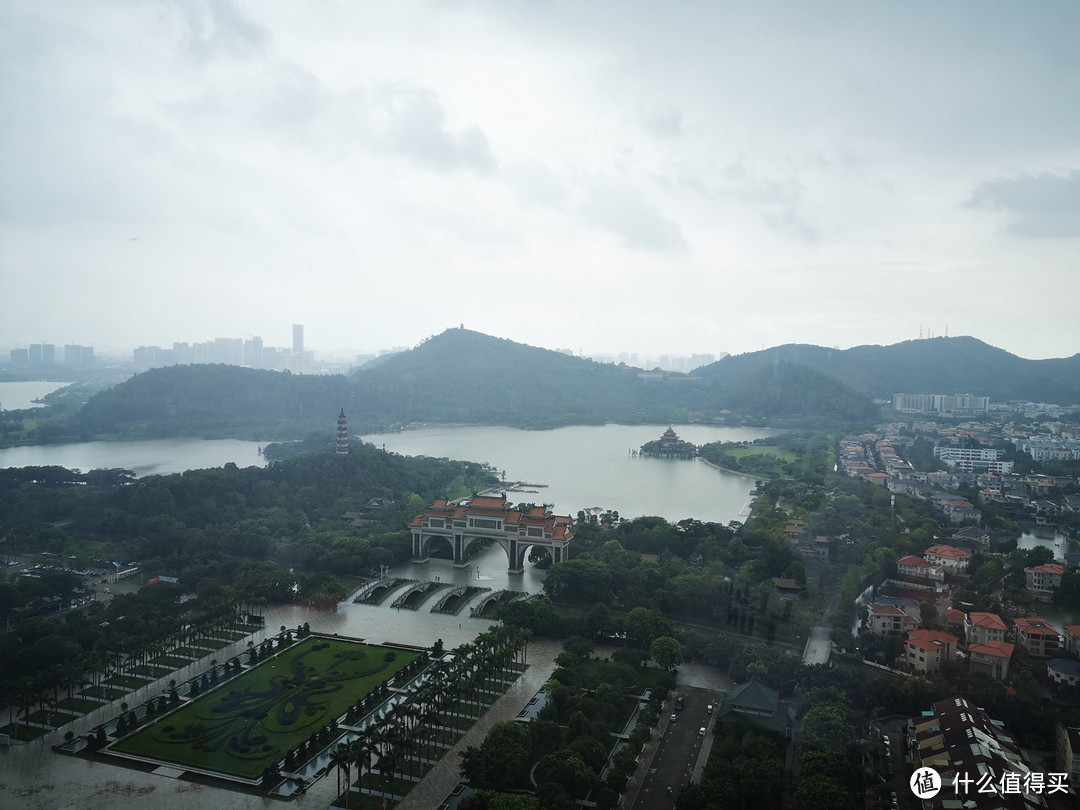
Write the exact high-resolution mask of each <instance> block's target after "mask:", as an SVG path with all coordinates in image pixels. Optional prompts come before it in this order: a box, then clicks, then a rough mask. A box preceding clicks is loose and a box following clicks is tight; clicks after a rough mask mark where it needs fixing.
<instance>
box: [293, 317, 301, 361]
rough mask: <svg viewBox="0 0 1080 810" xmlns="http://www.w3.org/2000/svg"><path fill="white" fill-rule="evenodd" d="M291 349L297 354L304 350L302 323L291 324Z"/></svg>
mask: <svg viewBox="0 0 1080 810" xmlns="http://www.w3.org/2000/svg"><path fill="white" fill-rule="evenodd" d="M292 350H293V351H294V352H296V353H297V354H299V353H300V352H302V351H303V350H304V325H303V324H302V323H294V324H293V327H292Z"/></svg>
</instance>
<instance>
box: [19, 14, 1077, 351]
mask: <svg viewBox="0 0 1080 810" xmlns="http://www.w3.org/2000/svg"><path fill="white" fill-rule="evenodd" d="M1078 23H1080V6H1077V5H1076V4H1075V3H1072V2H1053V1H1052V0H1051V2H1046V3H1040V4H1039V5H1038V8H1037V9H1033V8H1031V7H1030V6H1029V5H1025V6H1023V7H1020V6H1016V7H1011V6H1006V5H995V6H992V7H989V8H988V7H987V6H986V4H985V3H979V2H973V1H972V0H957V2H955V3H949V4H936V5H927V4H908V3H889V4H863V5H857V6H851V5H849V4H841V5H837V4H831V3H824V4H820V3H815V4H804V3H786V2H768V3H760V4H745V3H734V2H716V3H684V4H667V5H663V6H660V5H656V4H646V3H629V4H627V3H615V2H614V1H613V0H597V2H590V3H572V2H568V0H551V2H546V3H543V4H536V3H503V2H498V3H496V2H488V1H486V0H481V1H480V2H472V3H464V4H459V3H445V2H438V1H437V0H400V2H394V3H386V4H369V3H361V4H353V3H344V4H342V3H330V2H311V3H304V4H299V5H298V4H296V3H293V2H287V1H286V0H265V2H258V3H240V2H226V0H190V1H189V0H184V1H183V2H180V1H179V0H177V1H176V2H166V1H165V0H162V2H157V3H152V4H151V3H130V2H127V1H126V0H101V2H96V3H93V4H87V3H67V4H42V3H38V2H34V1H33V0H11V2H7V3H4V4H0V106H2V109H3V110H4V126H3V127H0V352H2V351H4V350H5V348H6V347H10V346H11V345H13V344H14V343H16V342H23V343H26V342H30V341H40V340H53V341H55V342H58V343H59V342H61V341H65V342H66V341H69V340H71V341H74V342H86V343H90V342H95V341H98V342H101V341H103V340H105V339H106V338H105V337H104V335H105V334H106V333H107V334H108V338H107V339H108V340H109V341H112V342H116V343H127V344H129V345H136V344H139V343H154V342H156V343H159V344H164V345H168V344H169V343H170V342H171V341H173V340H191V339H197V338H199V337H200V336H202V337H215V336H224V335H230V334H235V335H244V334H250V333H255V334H263V336H264V339H266V340H267V341H270V342H272V341H273V338H272V335H274V334H275V333H276V332H281V333H284V334H287V330H288V325H289V324H291V323H293V322H299V321H302V320H307V321H308V322H309V323H310V324H311V326H310V327H309V332H310V335H311V340H312V341H313V345H317V344H318V343H320V342H322V343H323V344H324V345H335V346H343V345H353V346H355V347H357V348H358V349H363V348H377V347H381V346H384V345H393V344H405V345H411V344H413V343H415V342H416V341H417V340H418V339H419V338H420V337H423V336H424V335H427V334H432V333H434V332H437V331H439V330H440V329H441V328H442V327H444V326H446V325H449V324H451V323H456V322H460V320H462V319H463V318H462V317H461V315H457V314H452V313H451V312H448V306H447V292H446V291H447V289H448V288H449V289H460V288H462V287H467V288H468V289H469V290H470V291H471V294H470V295H469V296H468V297H467V300H466V301H464V302H460V303H458V304H457V305H456V306H457V307H458V308H460V309H465V310H467V311H468V313H469V315H470V317H466V318H464V320H466V322H467V323H468V324H469V325H470V326H474V327H475V328H483V326H482V325H483V324H489V325H490V327H491V329H492V330H496V329H498V330H502V331H501V334H502V335H503V336H506V337H512V338H514V339H519V340H523V341H525V342H530V343H534V344H539V345H558V346H565V345H573V346H575V347H582V348H585V349H586V350H596V351H620V350H623V351H638V352H640V353H645V352H648V351H653V352H655V353H657V354H658V353H660V352H680V351H681V352H687V353H689V352H691V351H699V352H700V351H712V352H714V353H717V352H720V351H725V350H726V351H733V352H737V351H742V350H746V349H749V348H760V347H761V344H762V343H763V342H764V343H786V342H812V343H820V344H822V345H850V344H852V343H889V342H894V341H896V340H900V339H904V338H910V337H914V336H916V335H917V334H918V331H919V328H920V326H923V327H935V328H936V331H937V332H939V333H942V332H943V331H944V322H943V321H944V319H945V318H949V317H952V318H954V319H955V318H957V317H959V316H957V315H956V314H955V313H953V314H952V315H951V316H950V314H949V312H948V307H947V305H946V304H944V303H943V304H941V305H940V306H939V305H937V304H931V303H928V302H927V296H926V295H922V296H920V295H917V294H916V293H915V290H919V289H922V290H925V289H926V288H927V287H928V286H929V287H931V288H932V289H933V290H934V296H933V298H934V299H935V300H937V299H940V300H941V301H943V302H951V301H955V300H963V301H964V302H965V307H966V308H967V309H969V310H970V311H971V312H980V313H985V312H1006V311H1007V312H1009V313H1010V317H1008V318H1001V319H986V318H979V319H973V320H972V322H971V323H970V326H969V328H968V329H967V331H970V332H972V333H975V334H976V335H977V336H980V337H985V338H986V339H988V340H991V342H993V343H995V344H996V345H1000V346H1003V347H1005V348H1008V349H1011V350H1014V351H1018V352H1021V353H1025V354H1026V356H1051V355H1053V356H1060V355H1062V354H1071V353H1073V352H1076V351H1078V350H1080V323H1078V322H1077V321H1076V319H1074V318H1072V317H1071V310H1070V308H1069V307H1070V306H1071V301H1072V300H1074V299H1075V296H1071V297H1070V296H1068V295H1053V296H1049V297H1047V296H1026V295H1017V294H1016V292H1017V290H1018V289H1023V287H1024V285H1038V288H1039V289H1042V290H1069V289H1072V288H1073V287H1074V286H1075V282H1074V277H1075V276H1074V274H1075V244H1074V242H1072V241H1070V239H1069V238H1068V237H1074V236H1076V235H1077V231H1078V230H1080V226H1077V224H1076V223H1078V222H1080V202H1078V196H1080V192H1078V187H1080V180H1078V171H1080V169H1078V168H1077V167H1080V146H1078V145H1077V142H1076V138H1075V133H1076V132H1077V131H1078V128H1080V107H1078V106H1077V105H1075V104H1073V103H1071V101H1072V99H1073V98H1075V97H1076V96H1077V95H1078V94H1080V53H1078V52H1077V49H1076V48H1075V42H1074V32H1075V30H1076V29H1077V27H1078ZM958 201H966V202H965V203H964V204H960V205H958V204H957V202H958ZM133 236H138V237H139V241H138V242H137V243H129V242H128V241H127V240H128V238H130V237H133ZM1032 237H1041V238H1038V239H1036V238H1032ZM24 279H34V280H35V284H24V283H22V280H24ZM225 279H227V280H228V281H227V283H226V282H225V281H224V280H225ZM988 280H993V283H988ZM46 289H48V290H49V294H45V292H44V291H45V290H46ZM104 290H111V291H112V292H111V293H110V294H108V295H105V294H103V291H104ZM898 291H900V292H898ZM332 296H338V297H339V298H340V300H341V301H343V302H348V304H337V303H335V304H333V305H331V304H329V303H327V302H328V300H329V299H330V298H331V297H332ZM658 296H663V298H664V299H665V300H667V301H671V302H678V311H679V312H680V315H679V317H674V318H661V317H650V312H652V313H653V314H654V315H655V309H656V300H657V297H658ZM159 299H160V301H161V302H162V303H160V306H159V305H158V304H157V303H155V302H157V301H158V300H159ZM523 299H527V300H530V301H533V302H536V304H537V305H538V306H539V307H541V308H542V309H543V311H545V312H549V313H556V314H554V315H550V316H548V317H537V318H525V317H523V316H522V314H521V310H520V306H519V305H520V302H521V301H522V300H523ZM148 302H149V303H148ZM359 302H362V303H363V304H364V305H366V307H367V310H366V311H365V316H364V317H363V318H358V317H355V312H356V305H357V304H358V303H359ZM601 302H603V304H601ZM350 305H351V306H350ZM603 306H608V307H610V310H608V311H607V312H605V313H604V314H603V316H601V314H600V312H599V310H601V309H602V308H603ZM450 310H454V307H450ZM148 311H151V312H152V313H153V314H152V316H150V315H147V314H146V313H147V312H148ZM88 313H92V314H88ZM403 313H408V314H407V315H405V314H403ZM1036 319H1037V320H1039V321H1040V322H1044V321H1046V320H1047V319H1054V321H1055V323H1058V324H1060V328H1056V329H1055V330H1054V334H1053V335H1052V336H1049V335H1045V334H1042V332H1043V331H1046V330H1031V329H1030V328H1028V327H1027V326H1026V325H1025V324H1027V323H1030V322H1033V321H1035V320H1036ZM935 320H936V321H942V322H939V323H936V324H935V323H934V321H935ZM316 322H318V323H319V326H318V328H316V327H315V324H316ZM964 328H965V327H964V325H963V324H962V323H960V322H957V321H955V320H954V321H953V322H952V323H951V324H950V333H951V334H959V333H960V332H961V331H962V330H964ZM99 332H100V334H98V333H99ZM984 333H986V334H984ZM286 340H287V339H286V338H282V339H280V340H279V342H286Z"/></svg>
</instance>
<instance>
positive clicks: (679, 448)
mask: <svg viewBox="0 0 1080 810" xmlns="http://www.w3.org/2000/svg"><path fill="white" fill-rule="evenodd" d="M697 452H698V451H697V447H696V446H695V445H693V444H692V443H690V442H688V441H684V440H682V439H680V438H679V434H677V433H676V432H675V429H674V428H672V427H671V426H670V425H669V426H668V429H667V430H665V431H664V433H663V435H662V436H661V437H660V438H659V439H657V440H656V441H652V442H646V443H645V444H643V445H641V455H643V456H654V457H656V458H694V457H695V456H697Z"/></svg>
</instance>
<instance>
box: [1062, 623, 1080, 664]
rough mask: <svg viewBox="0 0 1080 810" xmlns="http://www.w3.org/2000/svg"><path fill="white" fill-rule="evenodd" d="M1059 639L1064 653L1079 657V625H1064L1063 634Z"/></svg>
mask: <svg viewBox="0 0 1080 810" xmlns="http://www.w3.org/2000/svg"><path fill="white" fill-rule="evenodd" d="M1061 638H1062V646H1063V647H1064V648H1065V652H1067V653H1072V654H1073V655H1075V656H1078V657H1080V624H1067V625H1065V632H1064V633H1063V634H1062V637H1061Z"/></svg>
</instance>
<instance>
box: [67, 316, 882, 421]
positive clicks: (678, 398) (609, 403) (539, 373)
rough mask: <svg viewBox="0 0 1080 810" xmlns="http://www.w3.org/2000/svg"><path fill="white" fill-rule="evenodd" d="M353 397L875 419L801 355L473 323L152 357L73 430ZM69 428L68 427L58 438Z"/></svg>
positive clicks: (475, 405) (383, 410) (319, 411)
mask: <svg viewBox="0 0 1080 810" xmlns="http://www.w3.org/2000/svg"><path fill="white" fill-rule="evenodd" d="M341 409H344V410H345V411H346V414H347V416H348V418H349V426H350V428H351V429H352V430H353V431H360V432H369V431H373V430H378V429H385V428H387V427H392V426H394V425H402V424H408V423H410V422H454V423H469V424H498V425H510V426H514V427H526V428H551V427H558V426H561V425H572V424H599V423H603V422H623V423H663V422H682V421H686V420H688V419H700V420H706V421H708V420H712V419H714V418H715V417H717V416H720V415H721V412H722V411H725V410H727V411H730V412H733V413H732V414H723V418H726V419H728V420H729V421H739V420H741V419H746V420H747V421H749V422H751V423H754V424H781V423H794V422H799V423H805V422H806V421H807V420H817V421H821V420H826V421H835V420H837V419H845V420H848V419H864V418H872V417H873V415H874V408H873V406H872V405H871V403H870V401H869V400H868V399H867V398H866V397H865V396H863V395H862V394H860V393H858V392H856V391H854V390H852V389H851V388H849V387H847V386H845V385H844V384H842V383H840V382H837V381H836V380H835V379H832V378H830V377H828V376H827V375H825V374H823V373H821V372H819V371H815V370H813V369H810V368H806V367H803V366H799V365H796V364H792V363H775V364H772V365H770V366H769V367H768V368H763V369H757V370H750V371H749V372H748V373H746V374H741V375H739V378H738V380H737V381H732V380H728V379H721V378H716V379H712V378H696V377H687V376H685V375H666V376H665V375H660V374H647V373H643V372H641V370H640V369H632V368H625V367H619V366H615V365H612V364H603V363H596V362H593V361H591V360H585V359H583V358H580V357H572V356H569V355H566V354H562V353H560V352H554V351H549V350H547V349H540V348H536V347H533V346H526V345H523V344H520V343H515V342H513V341H510V340H504V339H500V338H495V337H491V336H489V335H484V334H481V333H479V332H472V331H468V330H464V329H449V330H447V331H445V332H443V333H442V334H440V335H436V336H435V337H432V338H429V339H428V340H426V341H424V342H423V343H421V344H420V345H419V346H417V347H416V348H414V349H412V350H410V351H407V352H401V353H399V354H395V355H393V356H390V357H388V358H386V359H385V360H384V361H383V362H381V363H379V364H377V365H375V366H373V367H366V368H365V369H361V370H359V371H357V372H355V373H354V374H352V375H350V376H348V377H346V376H340V375H337V376H319V375H294V374H287V373H279V372H270V371H258V370H254V369H245V368H239V367H235V366H223V365H194V366H175V367H170V368H161V369H154V370H152V371H148V372H145V373H143V374H139V375H136V376H135V377H133V378H131V379H130V380H128V381H127V382H124V383H122V384H120V385H117V386H115V387H114V388H112V389H109V390H108V391H104V392H102V393H100V394H97V395H95V396H93V397H92V398H91V399H90V400H89V401H88V402H87V404H86V405H85V406H83V408H82V409H81V410H80V411H79V412H78V413H77V414H75V416H74V417H73V418H72V419H71V420H70V422H69V423H68V425H67V430H66V431H65V433H66V434H67V436H65V437H64V438H89V437H94V436H109V437H124V436H127V437H136V436H155V437H161V436H205V437H226V436H229V437H243V438H252V439H261V440H273V439H286V438H297V437H300V436H304V435H306V434H307V433H308V432H311V431H320V432H323V433H327V432H332V430H333V418H334V417H336V415H337V413H338V411H339V410H341ZM58 438H60V437H58Z"/></svg>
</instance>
